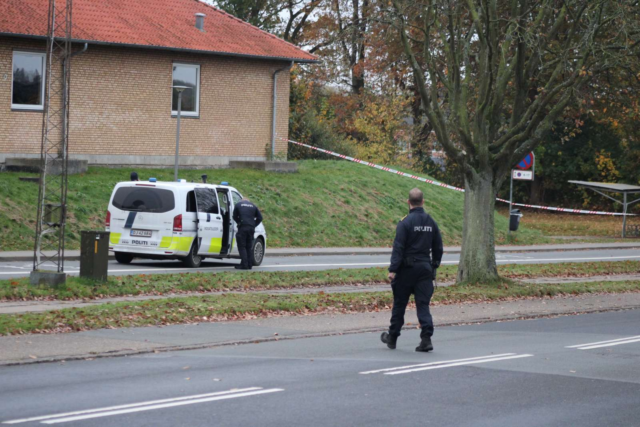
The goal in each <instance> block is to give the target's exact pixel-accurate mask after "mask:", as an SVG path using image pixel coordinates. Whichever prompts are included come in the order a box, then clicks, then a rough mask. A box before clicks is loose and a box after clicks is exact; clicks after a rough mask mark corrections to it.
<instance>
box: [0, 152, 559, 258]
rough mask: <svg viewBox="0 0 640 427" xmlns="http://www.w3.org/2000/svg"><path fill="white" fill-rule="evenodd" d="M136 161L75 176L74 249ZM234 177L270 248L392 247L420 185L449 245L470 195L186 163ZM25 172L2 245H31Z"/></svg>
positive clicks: (333, 170) (523, 236)
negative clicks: (261, 220) (259, 215)
mask: <svg viewBox="0 0 640 427" xmlns="http://www.w3.org/2000/svg"><path fill="white" fill-rule="evenodd" d="M130 172H131V169H130V168H127V169H112V168H93V167H92V168H89V171H88V172H87V173H85V174H83V175H71V176H69V192H68V202H69V219H68V227H67V233H68V240H67V246H66V247H67V248H68V249H77V248H78V247H79V244H80V243H79V239H80V230H95V229H102V228H103V226H104V218H105V215H106V211H107V204H108V201H109V197H110V195H111V191H112V189H113V187H114V186H115V185H116V183H118V182H119V181H124V180H128V179H129V173H130ZM137 172H138V173H139V175H140V177H141V179H148V178H149V177H155V178H158V180H172V179H173V178H172V177H173V171H172V170H169V169H139V170H138V171H137ZM202 174H207V175H208V176H209V182H221V181H228V182H230V183H231V185H233V186H235V187H236V188H238V189H239V190H240V191H241V192H242V193H243V195H245V196H248V197H249V198H250V199H251V200H253V201H254V202H255V203H256V204H257V205H258V206H259V207H260V209H261V210H262V212H263V214H264V217H265V227H266V229H267V233H268V238H269V242H268V243H269V246H271V247H339V246H342V247H345V246H390V245H391V243H392V240H393V236H394V233H395V225H396V223H397V222H398V220H399V219H400V218H402V217H403V216H405V215H406V214H407V206H406V202H405V200H406V198H407V193H408V191H409V190H410V189H411V188H413V187H415V186H418V187H420V188H421V189H422V190H423V191H424V193H425V207H426V209H427V211H428V212H430V213H431V214H432V216H433V217H434V218H435V219H436V221H437V222H438V224H439V226H440V228H441V230H442V233H443V237H444V241H445V244H447V245H455V244H459V243H460V241H461V231H462V218H463V216H462V214H463V195H462V194H460V193H458V192H456V191H451V190H447V189H444V188H441V187H437V186H433V185H429V184H423V183H420V182H418V181H414V180H410V179H407V178H403V177H400V176H395V175H393V174H389V173H385V172H380V171H378V170H376V169H372V168H368V167H365V166H362V165H357V164H353V163H348V162H342V161H315V160H309V161H301V162H299V173H296V174H277V173H270V172H263V171H257V170H238V169H216V170H185V171H182V172H181V173H180V177H182V178H185V179H187V180H189V181H192V180H193V181H196V182H200V180H201V179H200V176H201V175H202ZM21 176H35V175H33V174H25V173H13V172H6V173H1V174H0V250H2V251H10V250H32V249H33V228H34V222H35V213H36V209H35V204H36V201H37V197H38V186H37V185H36V184H34V183H30V182H22V181H20V180H19V179H18V178H19V177H21ZM506 230H507V219H506V218H504V217H502V216H501V215H496V241H497V242H498V243H501V242H505V241H506ZM547 241H548V240H547V239H545V238H544V237H543V236H542V233H541V232H539V231H531V230H526V229H523V230H522V231H520V232H518V235H517V240H516V243H519V242H525V243H544V242H547Z"/></svg>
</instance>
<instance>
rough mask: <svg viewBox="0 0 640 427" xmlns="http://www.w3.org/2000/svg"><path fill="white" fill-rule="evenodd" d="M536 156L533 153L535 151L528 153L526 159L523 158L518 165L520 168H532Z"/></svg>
mask: <svg viewBox="0 0 640 427" xmlns="http://www.w3.org/2000/svg"><path fill="white" fill-rule="evenodd" d="M535 159H536V158H535V156H534V155H533V152H531V153H529V154H527V155H526V157H525V158H524V159H522V161H521V162H520V163H518V165H517V166H516V167H517V168H518V169H521V170H528V169H531V166H533V162H535Z"/></svg>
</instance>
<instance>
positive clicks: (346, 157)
mask: <svg viewBox="0 0 640 427" xmlns="http://www.w3.org/2000/svg"><path fill="white" fill-rule="evenodd" d="M279 139H281V140H282V141H287V142H290V143H292V144H296V145H300V146H301V147H306V148H309V149H311V150H314V151H319V152H321V153H325V154H329V155H331V156H334V157H338V158H340V159H344V160H349V161H350V162H355V163H360V164H361V165H366V166H369V167H372V168H376V169H380V170H381V171H385V172H389V173H393V174H396V175H400V176H404V177H406V178H411V179H415V180H417V181H421V182H426V183H427V184H432V185H437V186H439V187H443V188H447V189H449V190H455V191H459V192H461V193H464V188H459V187H454V186H453V185H449V184H444V183H442V182H438V181H434V180H432V179H427V178H422V177H419V176H416V175H411V174H408V173H405V172H401V171H397V170H395V169H391V168H388V167H385V166H380V165H377V164H375V163H371V162H365V161H364V160H360V159H356V158H354V157H350V156H345V155H344V154H340V153H336V152H334V151H329V150H325V149H324V148H320V147H314V146H313V145H308V144H303V143H302V142H298V141H293V140H291V139H285V138H279ZM496 200H497V201H499V202H502V203H507V204H508V203H509V201H508V200H505V199H500V198H496ZM511 205H512V206H522V207H524V208H531V209H542V210H545V211H554V212H568V213H576V214H587V215H610V216H624V215H625V214H623V213H617V212H602V211H587V210H582V209H566V208H556V207H553V206H537V205H527V204H524V203H512V204H511ZM626 215H627V216H636V215H635V214H626Z"/></svg>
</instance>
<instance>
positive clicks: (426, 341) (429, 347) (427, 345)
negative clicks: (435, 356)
mask: <svg viewBox="0 0 640 427" xmlns="http://www.w3.org/2000/svg"><path fill="white" fill-rule="evenodd" d="M416 351H422V352H425V353H427V352H429V351H433V344H431V338H430V337H427V338H422V341H420V345H419V346H417V347H416Z"/></svg>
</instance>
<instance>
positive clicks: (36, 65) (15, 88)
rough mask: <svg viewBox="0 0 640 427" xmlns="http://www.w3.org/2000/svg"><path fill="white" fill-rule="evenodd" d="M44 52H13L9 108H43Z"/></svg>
mask: <svg viewBox="0 0 640 427" xmlns="http://www.w3.org/2000/svg"><path fill="white" fill-rule="evenodd" d="M45 58H46V55H45V54H44V53H36V52H17V51H16V52H13V82H12V86H11V108H15V109H21V110H42V109H43V108H44V79H45V78H44V76H45V70H46V69H45V63H46V61H45Z"/></svg>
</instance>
